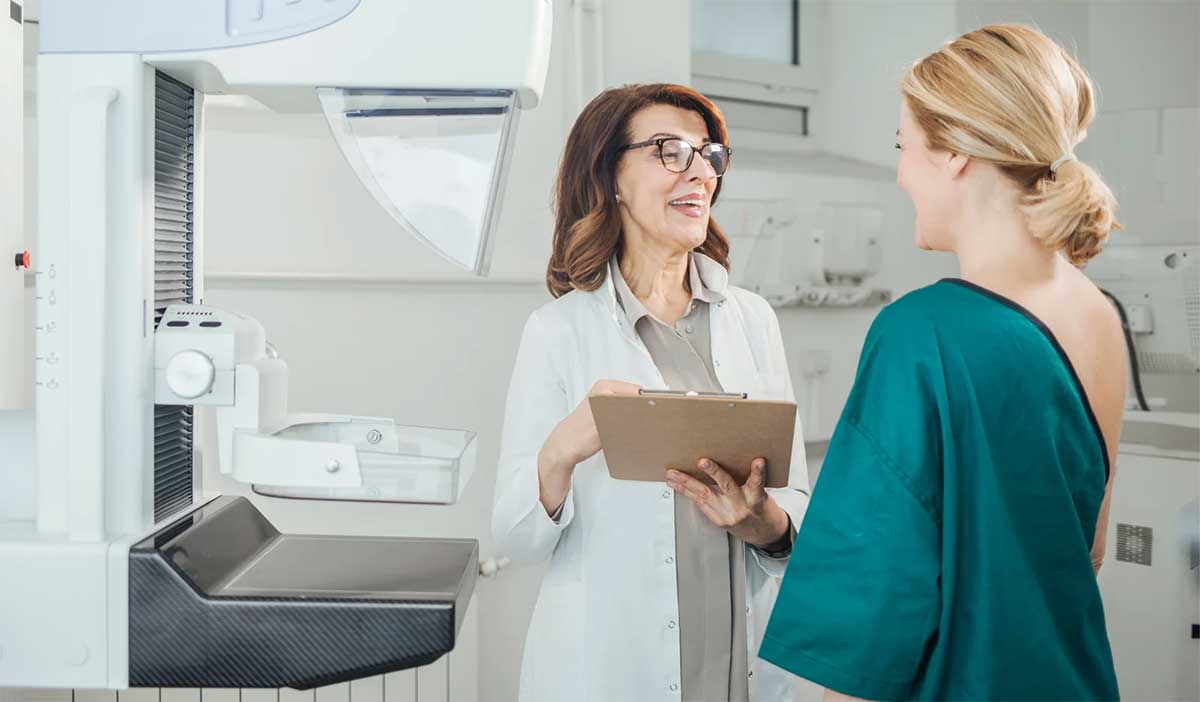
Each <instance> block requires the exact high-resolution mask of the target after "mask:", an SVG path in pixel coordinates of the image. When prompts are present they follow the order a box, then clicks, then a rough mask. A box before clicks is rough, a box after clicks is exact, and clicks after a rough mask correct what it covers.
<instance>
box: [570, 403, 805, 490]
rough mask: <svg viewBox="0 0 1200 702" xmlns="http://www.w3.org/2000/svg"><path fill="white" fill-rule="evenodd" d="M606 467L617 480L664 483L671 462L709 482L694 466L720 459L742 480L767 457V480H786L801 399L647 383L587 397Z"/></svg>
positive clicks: (774, 483) (777, 482) (775, 482)
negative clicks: (633, 390) (631, 390)
mask: <svg viewBox="0 0 1200 702" xmlns="http://www.w3.org/2000/svg"><path fill="white" fill-rule="evenodd" d="M588 403H589V404H590V406H591V409H592V418H593V420H594V421H595V422H596V430H597V432H598V433H599V435H600V448H601V450H602V451H603V452H604V460H605V462H606V463H607V464H608V473H609V475H611V476H612V477H613V478H615V479H617V480H640V481H652V482H663V481H664V480H665V479H666V478H665V475H666V471H667V469H668V468H674V469H675V470H678V471H681V472H684V473H687V474H688V475H691V476H693V477H695V478H697V479H699V480H701V481H703V482H705V483H708V484H712V480H711V479H710V478H709V477H708V475H707V474H706V473H705V472H704V471H702V470H700V468H698V467H697V466H696V463H697V462H699V460H700V459H701V458H709V459H710V460H713V461H716V462H717V463H718V464H720V465H721V466H722V467H723V468H724V469H725V470H726V472H728V473H729V474H730V475H731V476H732V477H733V479H734V480H736V481H737V483H738V484H739V485H740V484H742V483H744V482H745V481H746V479H747V478H749V477H750V463H751V462H752V461H753V460H754V459H755V458H758V457H760V456H761V457H763V458H765V459H766V460H767V475H766V486H767V487H772V488H779V487H787V484H788V476H789V474H790V472H791V464H792V435H793V433H794V432H795V429H796V404H795V403H794V402H782V401H777V400H750V399H747V398H746V395H745V394H734V393H697V392H686V393H685V392H673V391H665V390H642V391H641V393H640V394H638V395H595V396H593V397H591V398H589V399H588Z"/></svg>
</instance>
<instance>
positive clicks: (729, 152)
mask: <svg viewBox="0 0 1200 702" xmlns="http://www.w3.org/2000/svg"><path fill="white" fill-rule="evenodd" d="M647 146H656V147H658V159H659V160H660V161H662V165H663V168H665V169H667V170H668V171H670V172H671V173H686V172H687V169H689V168H691V167H692V160H693V159H694V158H696V152H697V151H698V152H700V158H702V159H704V160H705V161H707V162H708V165H709V166H711V167H712V169H713V173H715V174H716V176H717V177H718V178H720V177H721V176H723V175H725V171H727V170H729V161H730V158H731V157H732V156H733V149H731V148H729V147H728V146H725V145H724V144H718V143H716V142H710V143H708V144H705V145H703V146H700V147H696V146H693V145H692V144H691V143H689V142H687V141H684V140H683V139H680V138H678V137H659V138H658V139H647V140H646V141H639V142H637V143H636V144H626V145H624V146H622V147H621V148H619V149H617V152H618V153H619V152H622V151H628V150H630V149H641V148H645V147H647Z"/></svg>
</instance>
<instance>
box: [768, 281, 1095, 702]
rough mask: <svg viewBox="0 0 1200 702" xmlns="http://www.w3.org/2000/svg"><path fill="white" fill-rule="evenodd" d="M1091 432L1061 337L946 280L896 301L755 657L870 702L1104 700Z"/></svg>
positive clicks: (1013, 307)
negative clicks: (1094, 549) (914, 701)
mask: <svg viewBox="0 0 1200 702" xmlns="http://www.w3.org/2000/svg"><path fill="white" fill-rule="evenodd" d="M1107 456H1108V454H1107V451H1106V450H1105V444H1104V439H1103V436H1102V434H1101V431H1100V427H1099V424H1098V423H1097V421H1096V418H1095V415H1094V414H1093V412H1092V409H1091V407H1090V405H1089V403H1088V400H1087V397H1086V395H1085V394H1084V390H1083V386H1082V385H1081V384H1080V382H1079V380H1078V377H1077V376H1076V374H1075V371H1074V369H1073V368H1072V366H1071V363H1070V361H1069V360H1068V358H1067V356H1066V354H1065V353H1064V352H1063V350H1062V348H1061V347H1060V346H1059V344H1058V342H1057V341H1056V340H1055V338H1054V336H1053V334H1051V332H1050V330H1049V329H1048V328H1046V327H1045V325H1043V324H1042V323H1041V322H1040V321H1039V320H1038V319H1037V318H1036V317H1034V316H1033V315H1031V314H1030V313H1029V312H1028V311H1026V310H1025V309H1023V308H1022V307H1020V306H1019V305H1017V304H1016V303H1014V302H1012V301H1010V300H1008V299H1006V298H1003V297H1000V296H999V295H996V294H994V293H991V292H990V291H988V290H985V289H983V288H980V287H978V286H975V285H972V284H970V283H967V282H965V281H962V280H957V279H947V280H943V281H941V282H939V283H937V284H934V285H931V286H929V287H926V288H923V289H921V290H917V291H915V292H913V293H911V294H909V295H906V296H905V297H903V298H901V299H900V300H898V301H896V302H895V303H893V304H892V305H890V306H888V307H887V308H885V309H884V310H883V311H882V312H881V313H880V315H879V317H878V318H877V319H876V321H875V323H874V325H873V326H872V327H871V330H870V332H869V333H868V335H867V340H866V343H865V345H864V346H863V351H862V357H861V359H860V362H859V366H858V375H857V377H856V379H855V382H854V387H853V389H852V390H851V392H850V397H849V400H848V401H847V403H846V407H845V410H844V411H843V413H842V418H841V421H840V422H839V423H838V427H837V430H836V432H835V433H834V436H833V439H832V441H831V443H830V446H829V450H828V453H827V454H826V458H825V461H824V464H823V467H822V469H821V473H820V479H819V481H818V483H817V487H816V490H815V492H814V494H813V499H812V503H811V504H810V506H809V508H808V513H807V515H806V516H805V518H804V523H803V525H802V526H801V528H800V532H799V534H798V535H797V538H796V543H795V547H794V549H793V551H792V557H791V562H790V563H789V565H788V569H787V574H786V576H785V577H784V580H783V584H782V589H781V591H780V593H779V599H778V600H777V601H776V604H775V610H774V612H773V613H772V615H771V620H770V623H769V625H768V627H767V632H766V637H765V639H764V641H763V644H762V647H761V650H760V652H759V655H760V656H761V657H762V658H764V659H765V660H767V661H770V662H771V663H774V664H775V665H778V666H780V667H782V668H784V669H787V670H789V671H791V672H793V673H795V674H797V675H799V676H801V677H804V678H807V679H809V680H812V681H813V682H816V683H818V684H820V685H823V686H825V687H828V688H832V689H834V690H836V691H838V692H841V693H843V694H848V695H852V696H855V697H863V698H867V699H881V700H883V699H886V700H892V699H921V700H925V699H929V700H933V699H937V700H1033V699H1036V700H1065V699H1071V700H1111V699H1116V698H1117V682H1116V674H1115V672H1114V670H1113V662H1112V653H1111V651H1110V649H1109V643H1108V635H1107V632H1106V630H1105V625H1104V608H1103V606H1102V604H1101V601H1100V591H1099V589H1098V587H1097V585H1096V578H1095V576H1094V574H1093V571H1092V563H1091V557H1090V550H1091V547H1092V542H1093V538H1094V536H1095V530H1096V520H1097V517H1098V514H1099V511H1100V503H1101V501H1102V500H1103V499H1104V492H1105V484H1106V482H1107V478H1108V472H1109V466H1108V457H1107Z"/></svg>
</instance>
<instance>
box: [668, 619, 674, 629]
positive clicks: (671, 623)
mask: <svg viewBox="0 0 1200 702" xmlns="http://www.w3.org/2000/svg"><path fill="white" fill-rule="evenodd" d="M667 628H668V629H674V628H675V620H674V619H672V620H671V621H669V622H667Z"/></svg>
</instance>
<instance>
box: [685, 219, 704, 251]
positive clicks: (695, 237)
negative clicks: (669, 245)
mask: <svg viewBox="0 0 1200 702" xmlns="http://www.w3.org/2000/svg"><path fill="white" fill-rule="evenodd" d="M707 238H708V227H707V225H706V226H705V227H704V228H703V229H699V230H694V229H688V230H687V231H684V232H680V233H679V238H678V241H680V242H682V243H684V244H685V245H686V246H687V248H688V250H689V251H690V250H692V249H694V248H696V247H697V246H700V245H701V244H703V243H704V240H705V239H707Z"/></svg>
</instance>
